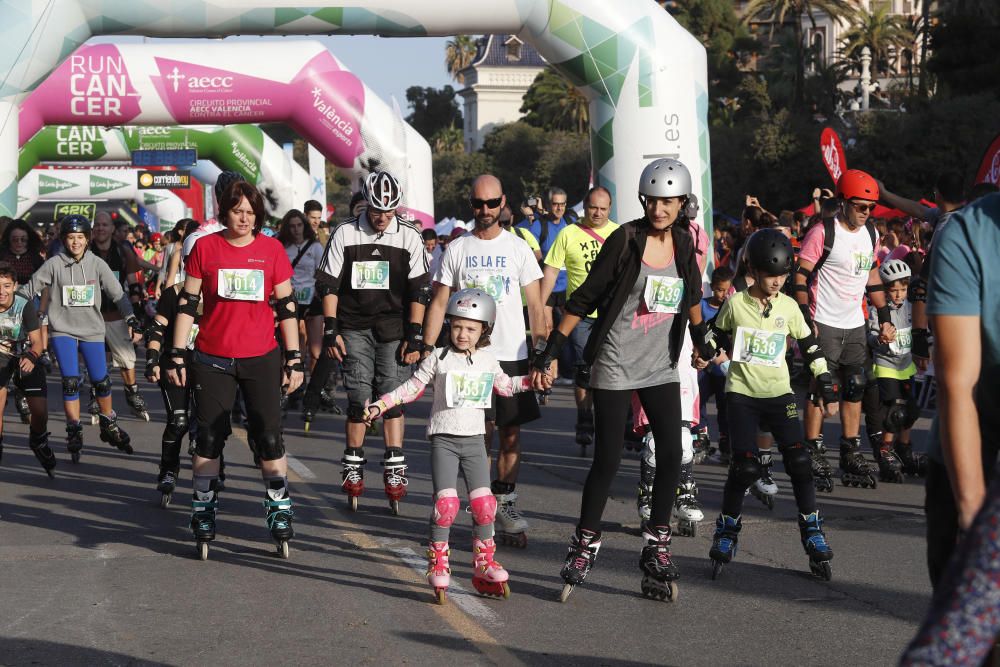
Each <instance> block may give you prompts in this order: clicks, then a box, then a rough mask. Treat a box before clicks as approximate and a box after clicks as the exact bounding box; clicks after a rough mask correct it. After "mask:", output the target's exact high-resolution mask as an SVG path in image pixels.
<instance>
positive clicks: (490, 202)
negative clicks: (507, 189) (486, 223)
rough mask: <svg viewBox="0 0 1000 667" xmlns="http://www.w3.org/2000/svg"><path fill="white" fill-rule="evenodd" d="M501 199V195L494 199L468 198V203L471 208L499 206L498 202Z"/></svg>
mask: <svg viewBox="0 0 1000 667" xmlns="http://www.w3.org/2000/svg"><path fill="white" fill-rule="evenodd" d="M502 201H503V197H496V198H494V199H470V200H469V204H471V205H472V208H483V207H485V208H500V202H502Z"/></svg>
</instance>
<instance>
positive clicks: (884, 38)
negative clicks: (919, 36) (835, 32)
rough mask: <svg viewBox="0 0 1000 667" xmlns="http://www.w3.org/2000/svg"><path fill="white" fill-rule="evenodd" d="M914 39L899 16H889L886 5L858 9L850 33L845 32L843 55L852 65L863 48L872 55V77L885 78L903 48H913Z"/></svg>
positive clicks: (904, 20)
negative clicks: (880, 76) (851, 61)
mask: <svg viewBox="0 0 1000 667" xmlns="http://www.w3.org/2000/svg"><path fill="white" fill-rule="evenodd" d="M915 40H916V36H915V35H914V33H913V28H912V27H911V26H910V24H909V23H908V22H907V21H906V19H904V18H903V17H902V16H893V15H891V14H890V13H889V6H888V5H885V4H883V5H875V9H874V11H870V12H869V11H866V10H861V11H859V12H857V13H856V14H855V15H854V19H853V21H852V24H851V28H850V30H848V31H847V32H846V33H844V37H843V41H842V44H843V47H842V48H843V55H844V57H845V58H848V59H850V60H853V61H855V62H858V61H860V59H861V50H862V49H863V48H865V47H866V46H867V47H868V49H869V50H870V51H871V56H872V78H877V77H878V76H879V75H883V76H884V75H886V74H888V72H889V69H890V68H891V67H892V65H893V64H895V61H896V60H897V59H898V58H899V57H900V55H901V54H902V53H903V51H904V50H905V49H913V44H914V41H915Z"/></svg>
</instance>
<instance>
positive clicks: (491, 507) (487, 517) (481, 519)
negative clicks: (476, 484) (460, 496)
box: [469, 489, 497, 526]
mask: <svg viewBox="0 0 1000 667" xmlns="http://www.w3.org/2000/svg"><path fill="white" fill-rule="evenodd" d="M487 491H489V489H487ZM469 505H470V506H471V507H472V520H473V521H474V522H475V523H476V525H477V526H486V525H489V524H491V523H493V520H494V519H495V518H496V515H497V499H496V496H494V495H493V494H492V493H487V494H485V495H482V496H479V497H478V498H473V499H472V500H470V501H469Z"/></svg>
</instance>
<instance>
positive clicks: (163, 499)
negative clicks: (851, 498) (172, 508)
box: [160, 493, 173, 509]
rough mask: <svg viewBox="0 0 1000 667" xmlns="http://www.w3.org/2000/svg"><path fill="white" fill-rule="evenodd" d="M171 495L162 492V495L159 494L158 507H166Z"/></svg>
mask: <svg viewBox="0 0 1000 667" xmlns="http://www.w3.org/2000/svg"><path fill="white" fill-rule="evenodd" d="M172 496H173V494H172V493H164V494H163V495H162V496H160V507H161V508H163V509H167V507H168V506H169V505H170V499H171V497H172Z"/></svg>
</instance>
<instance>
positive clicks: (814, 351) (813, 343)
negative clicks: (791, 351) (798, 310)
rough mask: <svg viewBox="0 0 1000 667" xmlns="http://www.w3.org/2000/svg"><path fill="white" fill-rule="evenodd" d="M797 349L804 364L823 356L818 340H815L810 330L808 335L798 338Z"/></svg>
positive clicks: (807, 364)
mask: <svg viewBox="0 0 1000 667" xmlns="http://www.w3.org/2000/svg"><path fill="white" fill-rule="evenodd" d="M799 350H800V351H801V352H802V359H803V360H805V362H806V366H809V365H810V364H812V362H814V361H816V360H818V359H824V358H825V357H824V356H823V350H821V349H820V347H819V341H818V340H816V336H814V335H813V333H812V332H811V331H810V332H809V335H808V336H806V337H805V338H802V339H801V340H799Z"/></svg>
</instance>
